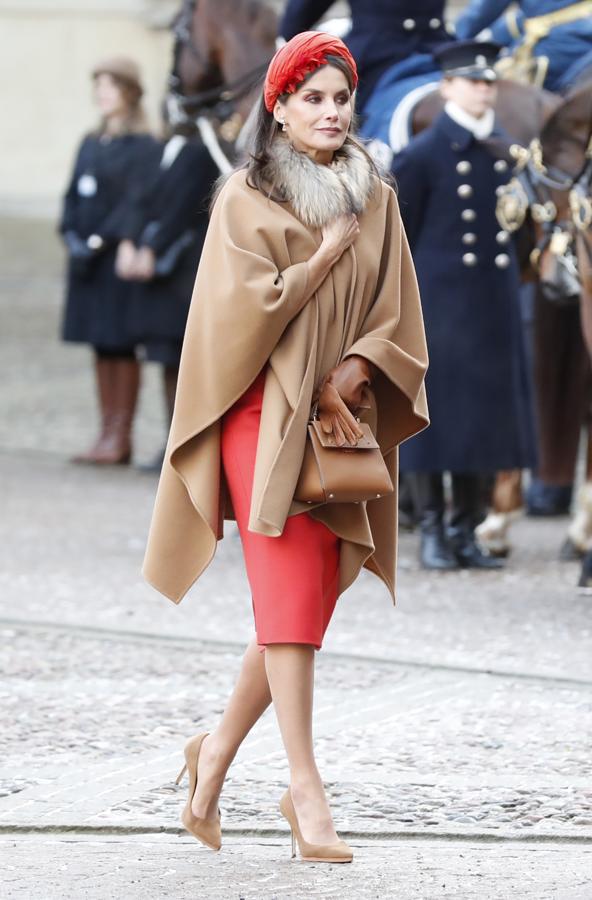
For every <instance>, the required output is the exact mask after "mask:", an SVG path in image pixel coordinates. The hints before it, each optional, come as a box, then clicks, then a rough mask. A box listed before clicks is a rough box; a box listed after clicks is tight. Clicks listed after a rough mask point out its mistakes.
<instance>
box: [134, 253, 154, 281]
mask: <svg viewBox="0 0 592 900" xmlns="http://www.w3.org/2000/svg"><path fill="white" fill-rule="evenodd" d="M155 267H156V257H155V255H154V250H152V248H151V247H140V249H139V250H138V251H137V253H136V260H135V276H134V277H135V278H136V279H137V280H138V281H150V280H151V279H152V278H154V270H155Z"/></svg>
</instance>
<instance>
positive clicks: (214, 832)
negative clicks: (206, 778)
mask: <svg viewBox="0 0 592 900" xmlns="http://www.w3.org/2000/svg"><path fill="white" fill-rule="evenodd" d="M207 736H208V733H207V732H206V733H205V734H198V735H196V736H195V737H194V738H191V740H190V741H188V742H187V743H186V744H185V750H184V751H183V752H184V754H185V765H184V766H183V768H182V770H181V772H180V773H179V778H178V779H177V784H178V783H179V781H180V780H181V778H182V777H183V775H184V774H185V772H186V771H187V772H188V774H189V796H188V797H187V803H186V804H185V809H184V810H183V812H182V813H181V821H182V823H183V825H184V826H185V828H186V829H187V831H189V832H190V833H191V834H192V835H193V836H194V837H196V838H197V840H198V841H201V843H202V844H205V845H206V847H209V848H210V849H211V850H219V849H220V847H221V846H222V832H221V827H220V822H221V817H220V810H218V818H217V819H200V818H198V817H197V816H194V815H193V813H192V811H191V803H192V800H193V798H194V796H195V791H196V789H197V763H198V760H199V751H200V750H201V745H202V744H203V742H204V739H205V738H207Z"/></svg>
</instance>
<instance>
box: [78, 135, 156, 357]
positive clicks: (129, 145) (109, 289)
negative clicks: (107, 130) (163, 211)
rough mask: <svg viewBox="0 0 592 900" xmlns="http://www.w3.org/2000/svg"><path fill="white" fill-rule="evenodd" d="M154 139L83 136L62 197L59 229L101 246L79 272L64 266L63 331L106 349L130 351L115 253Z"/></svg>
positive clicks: (126, 288)
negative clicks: (95, 239)
mask: <svg viewBox="0 0 592 900" xmlns="http://www.w3.org/2000/svg"><path fill="white" fill-rule="evenodd" d="M157 150H158V145H157V143H156V141H155V140H154V139H153V138H152V137H150V136H149V135H140V134H129V135H122V136H121V137H114V138H110V139H101V138H99V137H97V136H96V135H89V136H88V137H86V138H85V139H84V140H83V142H82V145H81V147H80V150H79V152H78V156H77V158H76V163H75V166H74V172H73V174H72V179H71V181H70V185H69V187H68V190H67V192H66V196H65V198H64V208H63V215H62V220H61V223H60V231H61V232H62V234H63V235H64V236H66V235H68V239H69V240H71V238H72V236H73V235H74V236H76V237H77V238H78V239H80V242H81V243H82V244H84V242H85V241H86V239H87V238H88V237H89V236H90V235H91V234H96V235H98V236H99V237H101V238H102V239H103V241H104V248H103V249H102V250H101V251H100V252H99V253H97V255H96V256H95V258H94V259H93V260H92V261H91V262H90V263H89V264H88V265H87V266H86V271H84V272H81V267H80V264H77V263H76V262H74V261H73V260H72V259H70V261H69V266H68V284H67V293H66V306H65V311H64V321H63V337H64V340H66V341H75V342H82V343H89V344H91V345H92V346H94V347H99V348H103V349H105V350H111V351H116V350H122V351H128V350H129V349H130V348H131V346H132V345H133V339H132V336H131V334H130V332H129V321H128V318H129V303H130V298H131V294H132V286H131V285H130V283H129V282H126V281H121V279H119V278H118V277H117V275H116V274H115V253H116V250H117V245H118V244H119V242H120V240H121V239H122V238H123V237H125V231H126V222H127V217H128V215H129V205H130V201H131V197H132V195H133V194H134V193H135V191H136V190H137V189H138V186H139V185H140V184H141V183H142V182H143V181H144V179H145V177H146V173H147V172H149V171H150V168H151V167H152V168H153V166H154V159H155V158H156V153H157Z"/></svg>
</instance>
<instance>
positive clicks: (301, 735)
mask: <svg viewBox="0 0 592 900" xmlns="http://www.w3.org/2000/svg"><path fill="white" fill-rule="evenodd" d="M264 655H265V669H266V671H267V679H268V682H269V687H270V689H271V696H272V697H273V705H274V708H275V712H276V716H277V720H278V724H279V727H280V731H281V734H282V740H283V742H284V747H285V748H286V754H287V757H288V762H289V765H290V788H291V792H292V800H293V802H294V808H295V810H296V815H297V817H298V824H299V825H300V830H301V831H302V834H303V836H304V838H305V840H307V841H309V843H313V844H332V843H335V842H336V841H337V840H338V836H337V833H336V832H335V826H334V825H333V820H332V818H331V811H330V809H329V804H328V802H327V798H326V796H325V789H324V787H323V782H322V780H321V776H320V774H319V770H318V769H317V764H316V761H315V757H314V749H313V740H312V708H313V692H314V663H315V660H314V657H315V650H314V647H312V646H311V645H310V644H268V645H267V647H266V649H265V654H264Z"/></svg>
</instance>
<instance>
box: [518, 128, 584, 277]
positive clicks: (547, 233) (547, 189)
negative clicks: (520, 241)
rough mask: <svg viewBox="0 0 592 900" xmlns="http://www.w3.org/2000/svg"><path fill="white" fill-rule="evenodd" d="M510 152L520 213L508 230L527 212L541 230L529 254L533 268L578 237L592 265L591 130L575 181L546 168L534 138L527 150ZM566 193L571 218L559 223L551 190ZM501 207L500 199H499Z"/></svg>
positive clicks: (521, 219)
mask: <svg viewBox="0 0 592 900" xmlns="http://www.w3.org/2000/svg"><path fill="white" fill-rule="evenodd" d="M510 153H511V155H512V156H513V157H514V159H515V160H516V167H515V169H514V178H513V179H512V182H511V183H510V184H511V185H513V186H512V190H513V191H514V194H515V195H516V196H517V197H518V198H519V200H522V203H521V208H520V213H519V215H518V216H517V218H516V221H515V222H514V223H511V227H510V230H516V229H517V228H518V227H520V225H521V224H522V222H523V221H524V218H525V216H526V211H527V209H530V214H531V216H532V219H533V221H534V222H536V224H537V225H539V226H540V228H541V231H542V237H541V240H540V241H539V242H538V244H537V245H536V247H535V248H534V250H533V251H532V253H531V261H532V263H533V265H534V266H535V267H536V266H537V265H538V261H539V259H540V256H541V254H542V252H543V251H544V250H545V249H546V248H547V247H548V246H549V245H550V244H551V248H552V249H553V246H555V247H556V248H557V251H556V252H558V253H561V252H566V250H567V247H568V246H569V245H570V244H571V243H573V242H574V240H575V239H576V238H577V237H579V238H580V239H581V242H582V244H583V246H584V248H585V249H586V252H587V254H588V257H589V259H590V261H591V262H592V248H591V247H590V245H589V243H588V240H587V235H586V232H587V231H588V229H589V228H590V226H591V225H592V199H591V197H590V193H591V190H592V130H591V132H590V135H589V138H588V145H587V149H586V153H585V158H584V163H583V165H582V168H581V170H580V172H579V173H578V174H577V175H576V176H575V178H573V177H571V176H570V175H567V174H566V173H565V172H562V171H560V170H559V169H555V168H553V167H547V166H546V165H545V163H544V161H543V149H542V145H541V142H540V140H539V139H538V138H535V140H533V141H532V142H531V144H530V146H529V147H520V146H519V145H517V144H513V145H512V146H511V147H510ZM552 190H553V191H559V192H562V193H564V192H568V193H569V208H570V214H571V216H570V218H569V219H563V220H560V221H558V219H557V213H558V211H557V206H556V205H555V203H554V202H553V199H552V197H551V191H552ZM502 194H503V190H502ZM502 205H503V200H502Z"/></svg>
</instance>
